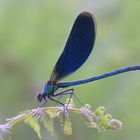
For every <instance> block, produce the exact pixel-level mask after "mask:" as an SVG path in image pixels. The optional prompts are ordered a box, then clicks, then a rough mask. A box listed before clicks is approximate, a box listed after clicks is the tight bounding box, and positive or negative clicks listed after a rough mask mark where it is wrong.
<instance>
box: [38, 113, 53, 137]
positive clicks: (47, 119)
mask: <svg viewBox="0 0 140 140" xmlns="http://www.w3.org/2000/svg"><path fill="white" fill-rule="evenodd" d="M53 116H54V114H53V113H52V112H48V113H47V112H44V113H43V114H42V115H41V121H42V123H43V124H44V127H45V128H46V129H47V130H48V131H49V132H50V133H51V135H53V134H54V127H53V118H54V117H53Z"/></svg>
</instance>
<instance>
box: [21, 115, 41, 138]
mask: <svg viewBox="0 0 140 140" xmlns="http://www.w3.org/2000/svg"><path fill="white" fill-rule="evenodd" d="M24 122H25V123H27V124H28V125H30V126H31V128H33V129H34V131H35V132H36V133H37V135H38V137H39V138H40V139H41V134H40V125H39V123H38V118H37V117H35V116H34V117H33V116H31V115H28V118H26V119H25V120H24Z"/></svg>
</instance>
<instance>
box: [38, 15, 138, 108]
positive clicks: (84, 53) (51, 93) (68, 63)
mask: <svg viewBox="0 0 140 140" xmlns="http://www.w3.org/2000/svg"><path fill="white" fill-rule="evenodd" d="M95 37H96V26H95V18H94V17H93V16H92V15H91V14H90V13H88V12H83V13H81V14H80V15H79V16H78V17H77V18H76V20H75V22H74V24H73V27H72V30H71V33H70V35H69V38H68V40H67V42H66V45H65V47H64V50H63V52H62V54H61V55H60V57H59V59H58V61H57V63H56V65H55V66H54V68H53V71H52V74H51V76H50V80H49V81H48V82H47V83H46V84H45V86H44V90H43V93H41V94H38V95H37V100H38V101H39V102H41V101H42V99H45V100H47V98H48V99H50V100H53V101H55V102H57V103H60V104H61V105H63V103H61V102H59V101H57V100H55V99H53V97H55V96H59V95H64V94H71V95H72V94H73V89H68V90H66V91H63V92H60V93H57V94H56V92H55V91H57V90H58V89H59V88H66V87H69V86H75V85H79V84H84V83H88V82H91V81H96V80H99V79H103V78H106V77H109V76H113V75H116V74H120V73H124V72H128V71H134V70H140V65H135V66H128V67H125V68H121V69H118V70H114V71H111V72H107V73H105V74H101V75H99V76H94V77H90V78H87V79H84V80H77V81H72V82H64V83H61V82H59V81H60V80H62V79H63V78H65V77H67V76H68V75H70V74H72V73H73V72H75V71H76V70H77V69H79V68H80V67H81V66H82V65H83V64H84V62H85V61H86V60H87V58H88V57H89V55H90V53H91V52H92V50H93V46H94V42H95Z"/></svg>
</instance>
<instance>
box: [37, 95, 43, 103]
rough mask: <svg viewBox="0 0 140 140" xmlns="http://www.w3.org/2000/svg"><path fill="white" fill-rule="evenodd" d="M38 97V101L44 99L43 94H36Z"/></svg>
mask: <svg viewBox="0 0 140 140" xmlns="http://www.w3.org/2000/svg"><path fill="white" fill-rule="evenodd" d="M36 99H37V101H38V102H41V101H42V99H43V97H42V94H36Z"/></svg>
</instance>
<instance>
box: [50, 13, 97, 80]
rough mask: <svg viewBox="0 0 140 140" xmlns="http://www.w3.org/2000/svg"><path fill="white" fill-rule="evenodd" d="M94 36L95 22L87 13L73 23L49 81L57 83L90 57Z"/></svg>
mask: <svg viewBox="0 0 140 140" xmlns="http://www.w3.org/2000/svg"><path fill="white" fill-rule="evenodd" d="M95 36H96V27H95V20H94V18H93V16H92V15H91V14H90V13H88V12H83V13H81V14H80V15H79V16H78V17H77V19H76V20H75V22H74V25H73V27H72V30H71V33H70V35H69V38H68V40H67V42H66V45H65V48H64V50H63V52H62V54H61V56H60V57H59V59H58V61H57V63H56V65H55V66H54V69H53V71H52V74H51V77H50V80H51V81H59V80H61V79H62V78H64V77H66V76H68V75H69V74H71V73H73V72H74V71H76V70H77V69H78V68H79V67H80V66H81V65H82V64H83V63H84V62H85V61H86V60H87V58H88V56H89V55H90V53H91V51H92V49H93V45H94V41H95Z"/></svg>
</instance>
